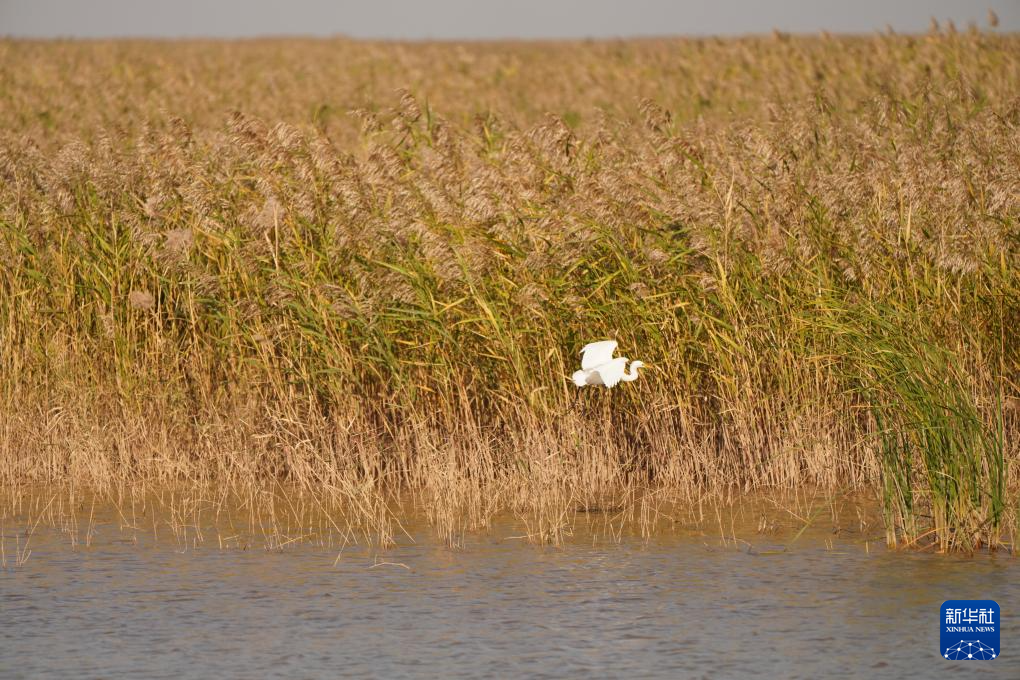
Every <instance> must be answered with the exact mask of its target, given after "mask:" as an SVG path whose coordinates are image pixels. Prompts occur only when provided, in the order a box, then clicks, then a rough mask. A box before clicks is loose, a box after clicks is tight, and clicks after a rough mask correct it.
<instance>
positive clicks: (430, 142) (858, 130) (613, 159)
mask: <svg viewBox="0 0 1020 680" xmlns="http://www.w3.org/2000/svg"><path fill="white" fill-rule="evenodd" d="M1017 83H1020V39H1018V38H1016V37H1015V36H1000V35H994V34H989V33H979V32H976V31H971V32H968V33H957V32H955V31H950V32H942V33H937V32H935V33H932V34H930V35H927V36H895V35H882V36H875V37H869V38H834V37H830V36H822V37H819V38H792V37H788V36H783V35H776V36H773V37H771V38H767V39H766V38H762V39H742V40H676V41H672V40H662V41H634V42H588V43H565V44H553V43H550V44H463V45H459V44H389V43H359V42H349V41H252V42H235V43H231V42H180V43H178V42H167V43H150V42H137V43H132V42H114V43H88V42H85V43H80V42H71V43H55V42H45V43H36V42H20V41H7V42H0V480H2V481H3V484H4V485H6V486H8V487H16V486H19V485H25V484H29V483H38V482H46V483H57V484H69V483H73V484H75V485H79V486H83V487H87V488H91V489H95V490H100V491H104V492H110V491H112V490H114V489H117V488H122V487H123V486H124V485H126V484H127V485H133V484H143V485H159V484H167V483H175V484H176V483H182V482H183V483H186V484H194V485H196V486H197V485H211V486H230V487H240V488H245V487H263V486H265V485H267V484H268V485H272V484H275V483H277V482H279V483H281V484H283V485H284V486H285V487H286V488H293V489H304V490H305V491H307V492H310V493H311V494H312V495H313V496H315V497H321V498H324V499H328V500H329V502H331V503H336V504H339V505H341V506H343V507H344V508H346V509H348V510H352V511H354V512H358V513H361V514H363V515H364V516H365V517H375V516H379V515H380V514H384V513H385V512H387V510H386V508H387V506H386V502H387V501H386V498H387V497H388V496H389V495H390V494H391V493H392V492H397V491H400V492H403V493H406V494H409V495H410V496H412V497H413V498H415V499H417V501H418V502H420V503H421V505H422V507H424V508H425V509H426V510H427V511H428V512H429V513H431V514H432V516H433V518H434V519H435V520H436V521H437V522H439V523H440V524H441V525H443V526H447V527H453V526H469V525H470V526H473V525H478V524H484V523H485V521H486V518H487V517H489V516H491V514H492V513H493V512H497V511H500V510H506V509H509V510H512V511H517V512H525V513H530V512H538V515H539V516H541V517H545V518H548V522H549V526H550V527H551V528H550V529H549V530H551V531H554V530H555V525H556V522H557V521H560V520H559V519H558V518H562V516H563V515H564V513H569V512H572V511H574V510H577V509H598V508H600V507H622V508H627V509H629V510H630V511H634V512H639V513H645V512H646V511H647V507H648V504H649V503H659V502H663V501H671V500H693V499H697V498H701V497H703V496H704V495H705V494H712V495H718V494H722V495H728V494H730V493H732V492H733V491H748V490H753V489H769V488H779V489H790V488H798V487H807V486H811V487H821V488H824V489H827V490H829V491H835V490H846V489H877V490H880V491H881V492H882V494H883V497H884V499H885V503H886V505H885V507H886V511H887V525H888V526H887V531H888V533H889V536H890V541H891V542H895V541H914V542H923V543H925V544H927V543H928V542H931V541H934V542H935V544H936V545H938V546H939V547H941V548H943V549H949V548H964V549H970V548H973V547H975V546H977V545H982V544H991V545H995V544H997V543H998V542H999V541H1000V539H1001V538H1002V537H1003V536H1004V532H1005V533H1009V531H1010V527H1013V526H1015V518H1016V505H1017V493H1016V489H1017V480H1016V477H1015V472H1014V471H1013V470H1012V469H1011V467H1010V463H1011V462H1014V461H1015V459H1016V457H1017V454H1018V449H1017V446H1016V443H1015V442H1016V434H1017V428H1018V424H1020V414H1018V413H1017V411H1018V408H1017V406H1018V405H1020V330H1018V328H1020V290H1018V285H1020V277H1018V272H1017V265H1018V257H1020V223H1018V218H1020V213H1018V196H1020V134H1018V125H1020V98H1018V93H1017V89H1016V85H1017ZM605 337H614V338H616V339H618V340H619V342H620V345H621V349H623V350H624V353H625V354H628V355H629V356H630V357H631V358H640V359H642V360H644V361H646V362H647V363H648V364H650V365H651V366H652V367H653V368H652V370H649V371H648V372H647V373H646V374H645V375H644V376H643V377H642V379H641V380H639V381H638V382H636V383H632V384H628V385H625V386H622V387H620V388H617V389H615V390H613V391H611V392H606V391H598V390H587V391H583V392H580V393H579V392H578V391H577V390H576V389H574V387H573V385H571V384H570V383H569V380H568V376H569V374H570V372H571V371H573V370H574V368H575V364H576V363H577V359H578V357H577V352H578V351H579V349H580V347H581V346H582V345H584V344H585V343H586V342H588V341H591V340H596V339H601V338H605ZM642 516H643V515H642Z"/></svg>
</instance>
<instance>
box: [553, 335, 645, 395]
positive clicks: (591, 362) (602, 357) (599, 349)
mask: <svg viewBox="0 0 1020 680" xmlns="http://www.w3.org/2000/svg"><path fill="white" fill-rule="evenodd" d="M616 344H617V343H616V340H601V341H599V342H592V343H589V344H587V345H585V346H584V349H582V350H581V370H580V371H574V375H573V376H571V377H572V378H573V379H574V384H575V385H577V386H578V387H584V386H585V385H604V386H606V387H612V386H613V385H615V384H617V383H618V382H620V381H621V380H623V381H624V382H631V381H633V380H637V378H638V369H639V368H641V367H642V366H644V365H645V364H644V362H641V361H631V362H630V371H629V372H627V361H628V359H627V357H616V358H615V359H614V358H613V352H615V351H616Z"/></svg>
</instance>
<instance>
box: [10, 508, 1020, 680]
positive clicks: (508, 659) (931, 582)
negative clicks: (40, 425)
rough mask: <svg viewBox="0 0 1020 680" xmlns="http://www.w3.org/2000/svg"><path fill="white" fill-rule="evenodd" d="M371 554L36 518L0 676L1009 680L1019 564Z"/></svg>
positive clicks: (677, 548)
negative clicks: (948, 625) (78, 529)
mask: <svg viewBox="0 0 1020 680" xmlns="http://www.w3.org/2000/svg"><path fill="white" fill-rule="evenodd" d="M410 531H411V535H412V536H413V538H414V540H415V542H414V543H412V542H411V541H410V540H409V539H407V538H406V537H405V538H404V540H403V541H402V543H401V545H399V546H398V547H395V548H393V549H390V550H385V551H377V550H370V549H357V548H355V549H347V550H346V551H345V552H344V553H343V556H342V557H341V558H340V559H339V561H335V560H336V558H337V551H336V550H333V549H328V548H324V547H321V546H314V545H302V544H300V543H294V544H292V545H289V546H287V547H286V548H285V549H284V550H283V551H282V552H277V551H267V550H265V549H262V548H260V547H255V548H251V549H248V550H240V549H236V548H234V549H226V550H223V549H219V548H218V547H208V546H206V547H201V546H200V547H198V548H197V549H196V548H194V547H191V548H189V549H187V550H185V551H182V552H178V551H177V549H176V547H175V545H174V544H173V542H172V541H171V542H155V543H153V542H152V541H145V540H142V541H140V542H136V539H137V536H130V535H126V534H125V533H124V532H123V531H121V530H119V529H118V528H117V527H116V526H115V525H104V524H100V525H98V526H97V527H96V531H95V538H94V540H93V541H92V545H91V546H90V547H80V546H79V547H78V548H77V549H75V550H72V549H71V548H70V547H69V545H68V542H67V540H66V536H64V535H62V534H61V533H60V532H57V531H55V530H52V529H51V530H43V529H40V530H39V531H38V532H37V533H36V535H35V536H33V537H32V544H31V547H32V554H31V556H30V558H29V560H28V561H27V562H26V563H25V564H23V565H20V566H12V559H13V553H14V550H15V541H16V540H18V537H17V536H15V535H14V534H13V532H12V531H11V529H10V528H9V527H8V529H7V534H6V537H5V543H4V545H5V550H6V559H7V568H6V569H4V570H2V571H0V676H2V677H26V678H35V677H61V678H70V677H128V676H129V677H150V678H164V677H165V678H204V677H272V676H276V677H337V676H353V677H367V676H375V677H386V678H400V677H450V678H458V677H478V676H490V677H503V678H506V677H521V676H528V677H635V678H636V677H663V678H685V677H691V678H701V677H704V678H714V677H720V678H727V677H749V676H752V675H756V676H758V677H788V678H829V677H846V676H851V677H868V678H885V677H889V678H902V677H926V678H927V677H940V676H942V675H953V676H954V677H969V676H971V675H975V674H977V675H979V676H982V677H1003V678H1020V635H1018V633H1020V580H1018V577H1020V569H1018V565H1017V563H1016V561H1015V560H1014V559H1012V558H1010V557H1007V556H1004V555H997V556H994V555H993V556H981V557H977V558H973V559H965V558H958V557H944V556H937V555H920V554H901V553H890V552H887V551H885V550H884V549H881V548H879V547H878V546H876V544H874V543H871V544H870V545H869V546H868V549H866V547H865V544H864V542H863V541H860V540H853V541H842V540H841V539H839V538H838V537H836V538H835V539H834V538H833V537H832V535H831V532H828V531H823V530H822V529H819V530H817V531H814V530H812V531H809V532H807V533H805V534H804V535H801V536H798V537H797V540H796V542H795V543H794V544H793V545H792V546H791V547H790V548H789V549H788V550H786V551H785V552H772V551H773V550H774V549H775V548H777V547H778V546H781V545H783V544H784V543H787V544H788V543H789V541H790V539H791V537H790V536H785V537H783V536H776V535H766V536H761V535H756V534H755V532H754V531H751V532H749V535H747V536H746V538H747V540H748V541H749V543H737V544H734V543H732V542H731V543H728V544H727V545H723V543H722V542H721V541H720V540H719V537H718V535H716V536H715V537H714V538H713V537H712V535H711V534H708V535H698V533H696V532H689V533H687V534H683V535H670V536H662V537H658V538H654V539H650V540H645V539H641V538H639V537H633V538H626V537H625V538H623V539H622V540H620V542H618V543H606V542H605V541H594V540H590V539H587V538H586V537H585V536H584V535H583V534H582V535H575V536H574V538H573V539H572V540H571V541H569V542H568V544H567V545H566V546H564V547H561V548H548V547H545V548H543V547H536V546H534V545H530V544H527V543H524V542H522V541H521V540H516V539H513V538H511V537H510V536H511V533H512V528H510V527H504V528H502V529H501V528H499V527H497V528H496V529H495V530H494V531H493V532H491V533H487V534H483V535H479V536H473V537H472V536H469V537H468V539H467V540H466V542H465V545H464V546H463V547H461V548H458V549H452V548H448V547H446V546H445V545H444V544H443V543H442V542H441V541H437V540H435V539H434V538H432V537H431V534H430V532H429V531H428V530H427V529H424V528H418V529H415V528H414V527H413V526H412V527H410ZM970 598H974V599H977V598H990V599H994V600H996V601H998V603H999V605H1000V607H1001V609H1002V617H1003V630H1002V646H1003V650H1002V655H1001V656H1000V657H999V658H998V659H996V660H995V661H991V662H977V663H975V662H971V663H966V662H948V661H945V660H943V659H942V658H941V657H940V656H939V655H938V644H939V643H938V624H939V621H938V612H939V605H940V603H941V602H942V601H943V600H946V599H970Z"/></svg>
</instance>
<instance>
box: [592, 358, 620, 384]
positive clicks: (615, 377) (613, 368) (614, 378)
mask: <svg viewBox="0 0 1020 680" xmlns="http://www.w3.org/2000/svg"><path fill="white" fill-rule="evenodd" d="M626 369H627V357H617V358H615V359H613V360H611V361H610V362H609V363H606V364H602V365H601V366H599V367H598V368H596V369H595V373H598V374H599V378H600V381H601V382H602V384H603V385H605V386H606V387H614V386H615V385H616V384H617V383H618V382H620V379H621V378H623V373H624V371H625V370H626Z"/></svg>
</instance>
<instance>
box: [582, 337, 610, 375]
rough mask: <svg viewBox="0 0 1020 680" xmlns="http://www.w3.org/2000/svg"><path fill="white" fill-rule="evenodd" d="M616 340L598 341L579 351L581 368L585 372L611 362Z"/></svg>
mask: <svg viewBox="0 0 1020 680" xmlns="http://www.w3.org/2000/svg"><path fill="white" fill-rule="evenodd" d="M615 351H616V340H600V341H599V342H592V343H589V344H587V345H585V346H584V348H583V349H582V350H581V368H582V369H583V370H585V371H587V370H589V369H592V368H595V367H596V366H601V365H602V364H607V363H609V362H610V361H612V360H613V352H615Z"/></svg>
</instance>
